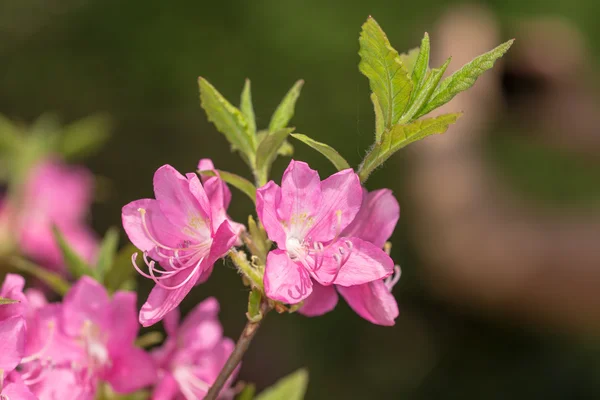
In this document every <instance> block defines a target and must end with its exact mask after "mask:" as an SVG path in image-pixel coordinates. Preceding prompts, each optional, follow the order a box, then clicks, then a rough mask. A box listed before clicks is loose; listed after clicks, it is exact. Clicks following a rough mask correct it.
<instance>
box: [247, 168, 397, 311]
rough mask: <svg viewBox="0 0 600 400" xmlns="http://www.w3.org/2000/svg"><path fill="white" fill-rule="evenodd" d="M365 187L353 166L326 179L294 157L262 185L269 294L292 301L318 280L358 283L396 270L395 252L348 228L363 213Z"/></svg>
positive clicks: (260, 212)
mask: <svg viewBox="0 0 600 400" xmlns="http://www.w3.org/2000/svg"><path fill="white" fill-rule="evenodd" d="M361 203H362V188H361V186H360V182H359V179H358V176H357V175H356V174H355V173H354V171H352V170H349V169H348V170H344V171H340V172H338V173H336V174H334V175H332V176H330V177H329V178H327V179H325V180H324V181H321V179H320V178H319V174H318V173H317V171H315V170H313V169H311V168H310V167H309V166H308V164H306V163H303V162H299V161H294V160H292V162H291V163H290V165H289V166H288V168H287V169H286V171H285V172H284V174H283V178H282V184H281V187H279V186H277V185H276V184H275V183H274V182H273V181H271V182H269V183H268V184H266V185H265V186H263V187H262V188H260V189H258V190H257V202H256V204H257V205H256V208H257V212H258V216H259V218H260V220H261V221H262V223H263V225H264V227H265V229H266V231H267V234H268V236H269V239H271V240H273V241H274V242H276V243H277V247H278V249H277V250H273V251H271V252H270V253H269V255H268V257H267V263H266V269H265V276H264V286H265V292H266V294H267V296H268V297H270V298H272V299H274V300H279V301H282V302H285V303H289V304H295V303H299V302H300V301H302V300H304V299H306V298H307V297H309V296H310V294H311V293H312V291H313V280H314V281H316V282H317V283H318V284H320V285H323V286H329V285H332V284H336V285H340V286H355V285H360V284H364V283H368V282H373V281H376V280H381V279H383V278H386V277H388V276H389V275H391V274H392V273H393V270H394V263H393V261H392V260H391V259H390V257H389V256H388V255H387V254H386V253H385V252H384V251H383V250H382V249H381V248H380V247H377V246H375V245H373V244H372V243H370V242H368V241H366V240H363V239H361V238H360V237H358V236H357V235H354V234H353V233H352V232H349V234H347V235H344V234H343V233H344V230H345V229H346V228H347V227H348V226H349V225H350V224H351V223H352V221H353V220H354V219H355V217H356V215H357V214H358V212H359V210H360V207H361Z"/></svg>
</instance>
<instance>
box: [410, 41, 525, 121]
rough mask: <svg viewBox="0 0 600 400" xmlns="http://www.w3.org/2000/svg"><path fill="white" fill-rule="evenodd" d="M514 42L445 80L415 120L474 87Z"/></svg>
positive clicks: (485, 55) (498, 48) (474, 60)
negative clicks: (478, 79)
mask: <svg viewBox="0 0 600 400" xmlns="http://www.w3.org/2000/svg"><path fill="white" fill-rule="evenodd" d="M513 42H514V39H512V40H509V41H508V42H505V43H503V44H501V45H500V46H498V47H496V48H495V49H493V50H491V51H489V52H487V53H485V54H482V55H480V56H479V57H476V58H474V59H473V60H472V61H471V62H470V63H468V64H466V65H465V66H463V67H462V68H461V69H459V70H458V71H456V72H455V73H454V74H452V75H450V76H449V77H448V78H446V79H444V81H443V82H442V83H441V85H440V86H439V87H438V88H437V90H436V91H435V92H433V95H432V99H431V100H430V101H429V102H428V103H427V104H426V105H424V106H423V108H422V109H421V110H419V112H418V113H417V115H416V116H415V118H419V117H421V116H423V115H425V114H427V113H429V112H431V111H433V110H435V109H436V108H438V107H441V106H443V105H444V104H446V103H447V102H449V101H450V100H452V98H453V97H454V96H456V95H457V94H458V93H460V92H463V91H465V90H467V89H469V88H470V87H471V86H473V85H474V84H475V81H476V80H477V78H479V76H481V75H482V74H483V73H484V72H485V71H487V70H488V69H490V68H492V67H493V66H494V63H495V62H496V60H498V59H499V58H500V57H502V56H503V55H504V54H505V53H506V52H507V51H508V49H510V46H512V44H513Z"/></svg>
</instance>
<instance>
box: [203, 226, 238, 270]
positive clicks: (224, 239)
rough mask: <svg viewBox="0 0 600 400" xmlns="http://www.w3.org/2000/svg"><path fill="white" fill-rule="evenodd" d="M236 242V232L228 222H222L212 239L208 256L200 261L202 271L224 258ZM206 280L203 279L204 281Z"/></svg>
mask: <svg viewBox="0 0 600 400" xmlns="http://www.w3.org/2000/svg"><path fill="white" fill-rule="evenodd" d="M236 240H237V234H236V232H234V231H233V230H232V229H231V225H229V222H227V221H224V222H223V223H222V224H221V226H219V229H217V232H216V233H215V235H214V237H213V241H212V244H211V246H210V252H209V254H208V256H207V257H205V258H204V260H202V271H207V270H209V268H211V267H212V265H213V264H214V263H215V262H216V261H217V260H218V259H219V258H221V257H224V256H225V255H226V254H227V252H228V251H229V250H230V249H231V248H232V247H233V245H234V244H235V242H236ZM206 278H207V277H204V279H206Z"/></svg>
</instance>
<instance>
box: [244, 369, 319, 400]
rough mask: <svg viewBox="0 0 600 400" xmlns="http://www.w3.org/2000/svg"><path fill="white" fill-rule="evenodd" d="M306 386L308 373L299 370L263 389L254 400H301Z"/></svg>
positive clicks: (304, 370)
mask: <svg viewBox="0 0 600 400" xmlns="http://www.w3.org/2000/svg"><path fill="white" fill-rule="evenodd" d="M307 386H308V371H307V370H306V369H299V370H298V371H296V372H293V373H291V374H290V375H288V376H286V377H284V378H282V379H280V380H278V381H277V383H275V385H273V386H271V387H269V388H267V389H265V390H264V391H263V392H262V393H260V394H259V395H258V396H256V397H255V400H302V399H304V395H305V393H306V387H307Z"/></svg>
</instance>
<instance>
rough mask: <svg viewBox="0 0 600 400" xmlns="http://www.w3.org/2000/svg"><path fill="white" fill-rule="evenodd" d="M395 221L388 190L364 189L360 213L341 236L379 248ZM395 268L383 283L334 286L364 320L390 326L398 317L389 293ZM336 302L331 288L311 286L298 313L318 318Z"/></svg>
mask: <svg viewBox="0 0 600 400" xmlns="http://www.w3.org/2000/svg"><path fill="white" fill-rule="evenodd" d="M399 218H400V205H399V204H398V201H396V199H395V198H394V196H393V195H392V192H391V191H390V190H387V189H382V190H376V191H374V192H371V193H367V191H366V190H364V194H363V203H362V206H361V208H360V211H359V212H358V214H357V215H356V218H355V219H354V221H352V223H351V224H350V225H349V226H348V227H347V228H346V229H344V231H343V232H342V234H341V236H356V237H359V238H361V239H363V240H366V241H368V242H370V243H372V244H373V245H374V246H376V247H378V248H383V246H384V245H385V242H386V241H387V240H388V239H389V238H390V236H391V235H392V232H393V231H394V228H395V227H396V223H397V222H398V219H399ZM395 269H396V274H395V275H394V276H390V277H388V278H387V279H385V280H376V281H373V282H369V283H366V284H362V285H354V286H341V285H336V287H337V291H338V292H339V293H340V294H341V295H342V297H344V299H346V302H347V303H348V304H349V305H350V307H352V309H353V310H354V311H356V313H357V314H358V315H360V316H361V317H363V318H364V319H366V320H367V321H370V322H372V323H374V324H378V325H386V326H391V325H394V320H395V319H396V318H397V317H398V304H397V303H396V299H395V298H394V296H393V295H392V293H391V290H392V288H393V287H394V285H395V284H396V283H397V282H398V280H399V279H400V268H399V267H396V268H395ZM337 300H338V295H337V293H336V291H335V289H334V288H333V286H322V285H319V284H317V283H315V286H314V290H313V293H312V294H311V295H310V296H309V297H308V298H307V299H306V300H305V301H304V305H303V306H302V308H301V309H300V310H299V312H300V313H301V314H304V315H307V316H317V315H322V314H325V313H326V312H329V311H331V310H333V308H334V307H335V306H336V304H337Z"/></svg>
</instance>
